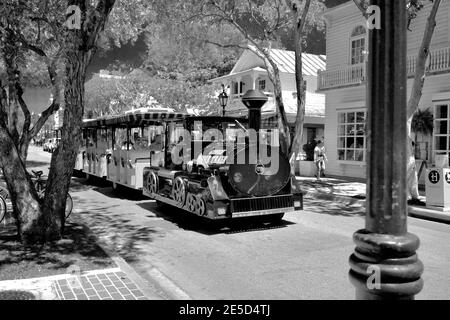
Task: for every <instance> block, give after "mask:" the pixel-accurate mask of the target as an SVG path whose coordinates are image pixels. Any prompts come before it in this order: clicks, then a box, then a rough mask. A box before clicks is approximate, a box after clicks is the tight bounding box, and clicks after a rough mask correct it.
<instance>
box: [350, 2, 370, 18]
mask: <svg viewBox="0 0 450 320" xmlns="http://www.w3.org/2000/svg"><path fill="white" fill-rule="evenodd" d="M353 2H354V3H355V5H356V6H357V7H358V9H359V10H360V11H361V13H362V15H363V17H364V18H366V19H367V18H368V17H369V14H368V13H367V8H368V7H369V5H368V4H367V2H366V1H365V0H353Z"/></svg>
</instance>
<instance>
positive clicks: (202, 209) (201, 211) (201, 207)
mask: <svg viewBox="0 0 450 320" xmlns="http://www.w3.org/2000/svg"><path fill="white" fill-rule="evenodd" d="M195 212H196V213H197V214H198V215H200V216H204V215H205V214H206V205H205V201H204V200H203V199H202V198H201V197H197V201H196V202H195Z"/></svg>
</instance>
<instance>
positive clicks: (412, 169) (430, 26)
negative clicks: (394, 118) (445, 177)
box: [407, 0, 441, 199]
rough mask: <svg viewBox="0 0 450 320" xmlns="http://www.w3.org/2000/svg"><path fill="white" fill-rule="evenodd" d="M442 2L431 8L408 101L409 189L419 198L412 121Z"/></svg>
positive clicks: (411, 193)
mask: <svg viewBox="0 0 450 320" xmlns="http://www.w3.org/2000/svg"><path fill="white" fill-rule="evenodd" d="M440 4H441V0H434V2H433V7H432V9H431V12H430V15H429V16H428V20H427V24H426V27H425V32H424V35H423V39H422V44H421V46H420V49H419V54H418V57H417V63H416V73H415V75H414V82H413V86H412V89H411V96H410V98H409V101H408V111H407V117H408V136H409V137H410V139H409V143H410V146H409V148H408V166H407V172H408V190H409V192H410V196H411V198H413V199H418V198H419V189H418V188H419V183H418V178H417V172H416V161H415V157H414V153H413V152H412V150H411V141H412V139H411V122H412V118H413V116H414V113H415V112H416V111H417V109H418V108H419V102H420V99H421V98H422V90H423V86H424V83H425V74H426V62H427V59H428V56H429V55H430V44H431V40H432V38H433V34H434V29H435V27H436V14H437V11H438V9H439V5H440Z"/></svg>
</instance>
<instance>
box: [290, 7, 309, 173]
mask: <svg viewBox="0 0 450 320" xmlns="http://www.w3.org/2000/svg"><path fill="white" fill-rule="evenodd" d="M305 10H307V8H305ZM297 15H298V13H297V12H296V14H295V16H296V19H295V21H296V23H295V27H294V47H295V85H296V89H297V115H296V118H295V131H294V139H293V141H292V144H291V146H290V149H289V152H290V160H291V168H292V171H293V174H295V163H296V160H297V156H298V154H299V152H300V150H301V145H302V141H303V126H304V122H305V101H306V99H305V94H306V92H305V86H304V81H303V60H302V53H303V48H302V33H303V31H302V24H301V23H299V21H298V16H297Z"/></svg>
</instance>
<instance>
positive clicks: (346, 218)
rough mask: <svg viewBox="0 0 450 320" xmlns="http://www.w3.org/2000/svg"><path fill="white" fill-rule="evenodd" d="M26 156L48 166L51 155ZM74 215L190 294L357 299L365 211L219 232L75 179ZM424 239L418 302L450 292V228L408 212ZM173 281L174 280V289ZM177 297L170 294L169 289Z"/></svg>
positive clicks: (310, 214)
mask: <svg viewBox="0 0 450 320" xmlns="http://www.w3.org/2000/svg"><path fill="white" fill-rule="evenodd" d="M29 159H30V160H31V161H32V162H35V163H36V164H40V166H41V168H45V167H48V165H46V163H47V162H48V161H49V159H50V157H49V154H47V153H43V152H41V151H39V150H37V149H32V152H31V153H30V156H29ZM71 194H72V196H73V198H74V208H75V212H74V214H73V217H71V220H72V221H73V222H75V223H85V224H87V225H88V226H89V227H90V228H91V230H93V231H94V232H95V233H96V234H97V235H98V236H99V238H100V239H102V240H103V241H105V242H106V243H107V244H108V247H109V248H110V249H111V250H113V251H114V252H116V253H117V254H119V255H120V256H121V257H123V258H124V259H125V260H126V261H127V262H128V263H129V264H130V265H131V266H133V267H134V268H135V270H136V271H137V272H138V273H139V274H140V275H141V276H142V277H143V278H145V279H147V280H149V281H153V280H154V278H155V274H156V276H157V275H158V274H159V275H162V276H163V278H164V279H170V282H171V283H172V284H173V285H174V287H172V289H173V290H175V291H176V290H180V292H182V293H185V294H187V295H188V296H190V297H191V298H193V299H353V298H354V288H353V286H352V285H351V284H350V283H349V280H348V277H347V273H348V270H349V267H348V257H349V256H350V254H351V253H352V252H353V249H354V244H353V242H352V234H353V232H355V231H356V230H358V229H360V228H363V227H364V219H363V215H364V209H363V208H361V207H349V206H347V205H343V204H339V203H332V202H327V201H323V200H320V201H314V200H306V201H305V210H304V211H299V212H295V213H288V214H286V215H285V217H284V220H283V222H282V224H281V225H280V226H279V227H277V228H271V227H267V226H261V225H256V226H254V225H246V226H242V227H239V226H236V227H234V228H233V229H231V230H229V229H225V230H219V231H217V230H214V229H213V228H210V227H209V226H208V225H205V224H204V223H203V222H202V221H201V220H199V219H196V218H195V217H193V216H190V215H188V214H185V213H183V212H180V211H177V210H173V209H171V208H164V209H158V208H157V207H156V204H155V202H154V201H152V200H150V199H146V198H145V197H142V196H140V195H139V193H138V192H127V191H119V192H117V191H116V192H114V191H113V190H112V188H111V186H110V185H109V184H108V183H105V182H102V181H95V180H94V181H85V180H84V179H74V183H73V187H72V191H71ZM408 223H409V231H410V232H412V233H415V234H416V235H418V236H419V238H420V239H421V247H420V248H419V251H418V254H419V258H420V259H421V260H422V262H423V263H424V265H425V272H424V275H423V278H424V281H425V287H424V289H423V291H422V292H421V293H420V294H419V295H418V296H417V299H448V298H449V297H450V294H449V293H450V225H447V224H441V223H436V222H430V221H425V220H420V219H415V218H409V219H408ZM169 288H170V286H169ZM169 296H170V294H169Z"/></svg>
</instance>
